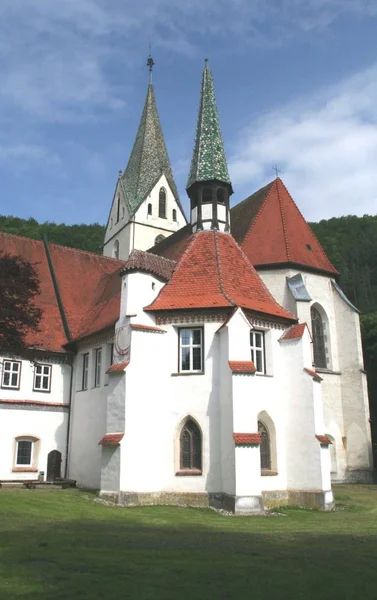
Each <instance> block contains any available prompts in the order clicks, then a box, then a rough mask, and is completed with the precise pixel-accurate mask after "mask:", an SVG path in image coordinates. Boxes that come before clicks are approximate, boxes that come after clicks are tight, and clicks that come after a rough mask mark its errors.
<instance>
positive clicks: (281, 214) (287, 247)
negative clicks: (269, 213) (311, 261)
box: [275, 177, 291, 262]
mask: <svg viewBox="0 0 377 600" xmlns="http://www.w3.org/2000/svg"><path fill="white" fill-rule="evenodd" d="M275 181H276V183H275V185H276V193H277V195H278V201H279V210H280V216H281V222H282V225H283V235H284V245H285V251H286V253H287V259H288V262H290V260H291V253H290V250H289V242H288V236H287V226H286V223H285V216H284V212H283V206H282V202H281V197H280V191H279V185H278V182H279V178H278V177H277V178H276V180H275ZM280 181H281V179H280Z"/></svg>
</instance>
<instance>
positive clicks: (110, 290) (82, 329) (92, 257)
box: [0, 232, 124, 352]
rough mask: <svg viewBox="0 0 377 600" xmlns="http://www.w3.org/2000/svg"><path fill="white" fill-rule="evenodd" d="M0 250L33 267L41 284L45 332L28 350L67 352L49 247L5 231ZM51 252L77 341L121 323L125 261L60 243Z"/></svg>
mask: <svg viewBox="0 0 377 600" xmlns="http://www.w3.org/2000/svg"><path fill="white" fill-rule="evenodd" d="M0 250H2V251H3V252H4V253H7V254H10V255H13V256H14V255H20V256H22V257H23V258H24V259H25V260H27V261H28V262H30V263H32V264H33V265H34V266H35V269H36V271H37V274H38V277H39V280H40V287H41V293H40V294H39V295H38V296H36V297H35V305H36V306H38V307H39V308H41V309H42V319H41V322H40V325H39V329H40V331H39V332H36V333H30V334H29V335H28V336H27V340H26V341H27V343H28V345H30V346H31V347H33V346H38V347H39V348H41V349H43V350H49V351H55V352H62V351H64V348H63V346H64V344H66V343H67V342H68V341H69V340H68V339H67V337H66V335H65V332H64V328H63V324H62V318H61V314H60V311H59V306H58V302H57V297H56V293H55V289H54V284H53V279H52V275H51V270H50V268H49V265H48V260H47V255H46V251H45V247H44V244H43V242H41V241H39V240H32V239H29V238H24V237H21V236H17V235H12V234H7V233H2V232H0ZM49 252H50V256H51V262H52V266H53V273H54V276H55V279H56V283H57V286H58V289H59V292H60V296H61V300H62V304H63V308H64V313H65V315H66V318H67V322H68V327H69V330H70V334H71V338H72V339H76V338H79V337H83V336H86V335H90V334H91V333H93V332H95V331H99V330H101V329H104V328H106V327H108V326H110V325H112V324H114V323H115V321H116V320H117V319H118V318H119V309H120V290H121V278H120V276H119V271H120V268H121V267H122V266H123V265H124V261H119V260H115V259H113V258H106V257H103V256H100V255H98V254H93V253H91V252H85V251H82V250H75V249H73V248H67V247H65V246H58V245H56V244H49Z"/></svg>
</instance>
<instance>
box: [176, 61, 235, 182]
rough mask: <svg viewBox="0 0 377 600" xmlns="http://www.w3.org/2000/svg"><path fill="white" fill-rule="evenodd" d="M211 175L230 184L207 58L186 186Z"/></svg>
mask: <svg viewBox="0 0 377 600" xmlns="http://www.w3.org/2000/svg"><path fill="white" fill-rule="evenodd" d="M212 179H217V180H218V181H222V182H223V183H229V184H230V179H229V173H228V167H227V164H226V159H225V152H224V146H223V140H222V137H221V131H220V122H219V115H218V112H217V106H216V98H215V88H214V85H213V79H212V73H211V71H210V68H209V66H208V61H207V60H206V62H205V67H204V71H203V80H202V93H201V98H200V106H199V116H198V124H197V127H196V138H195V146H194V152H193V155H192V159H191V167H190V174H189V178H188V181H187V186H186V187H187V188H189V187H190V186H191V185H192V184H193V183H195V182H197V181H211V180H212Z"/></svg>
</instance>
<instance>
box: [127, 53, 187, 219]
mask: <svg viewBox="0 0 377 600" xmlns="http://www.w3.org/2000/svg"><path fill="white" fill-rule="evenodd" d="M153 64H154V63H153V59H152V58H151V57H149V59H148V62H147V66H148V67H149V72H150V81H149V85H148V91H147V97H146V99H145V104H144V109H143V113H142V115H141V120H140V124H139V128H138V131H137V134H136V139H135V142H134V145H133V148H132V152H131V155H130V158H129V161H128V164H127V167H126V169H125V171H124V173H123V175H122V176H121V177H120V179H119V183H120V187H121V189H122V193H123V196H124V199H125V201H126V204H127V209H128V212H129V216H130V217H132V216H133V215H134V214H135V212H136V210H137V209H138V208H139V206H140V205H141V204H142V202H143V201H144V200H145V199H146V197H147V196H148V194H149V193H150V192H151V190H152V188H153V187H154V186H155V185H156V183H157V182H158V180H159V179H160V177H161V175H163V174H164V175H165V177H166V179H167V181H168V184H169V186H170V188H171V191H172V193H173V195H174V197H175V199H176V201H177V203H178V205H179V207H180V208H181V209H182V207H181V204H180V201H179V196H178V191H177V187H176V185H175V181H174V177H173V173H172V169H171V165H170V161H169V156H168V153H167V150H166V145H165V140H164V136H163V133H162V129H161V124H160V119H159V117H158V112H157V106H156V100H155V95H154V88H153V84H152V77H151V74H152V67H153ZM182 212H183V209H182Z"/></svg>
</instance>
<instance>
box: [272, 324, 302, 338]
mask: <svg viewBox="0 0 377 600" xmlns="http://www.w3.org/2000/svg"><path fill="white" fill-rule="evenodd" d="M306 328H307V324H306V323H297V324H296V325H292V327H290V328H289V329H287V330H286V331H284V333H283V335H282V336H281V338H280V340H279V341H280V342H281V341H285V340H300V339H301V338H302V336H303V335H304V331H305V329H306Z"/></svg>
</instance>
